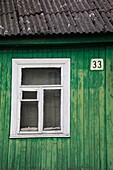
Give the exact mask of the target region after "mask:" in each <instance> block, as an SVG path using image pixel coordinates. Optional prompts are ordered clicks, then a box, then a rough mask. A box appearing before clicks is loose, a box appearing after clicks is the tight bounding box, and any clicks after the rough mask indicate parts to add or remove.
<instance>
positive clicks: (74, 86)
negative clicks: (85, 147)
mask: <svg viewBox="0 0 113 170" xmlns="http://www.w3.org/2000/svg"><path fill="white" fill-rule="evenodd" d="M77 69H78V56H77V49H76V47H75V48H74V49H73V50H72V52H71V74H72V76H71V114H70V116H71V151H70V152H71V160H70V166H71V167H70V168H71V169H73V168H75V169H77V155H78V150H77V135H78V134H77V128H78V124H77V116H78V111H77V102H78V77H77V73H78V71H77Z"/></svg>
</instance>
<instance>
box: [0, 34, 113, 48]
mask: <svg viewBox="0 0 113 170" xmlns="http://www.w3.org/2000/svg"><path fill="white" fill-rule="evenodd" d="M102 42H113V33H104V34H103V33H101V34H98V33H94V34H76V35H75V34H70V35H69V34H65V35H59V36H58V35H46V36H45V35H41V36H39V35H37V36H35V37H34V36H32V35H31V36H29V37H27V36H26V35H25V36H20V35H18V36H10V37H9V36H5V37H2V36H1V37H0V46H4V45H7V46H13V45H14V46H15V45H19V46H23V45H49V44H51V45H52V44H53V45H61V44H62V45H63V44H85V43H102Z"/></svg>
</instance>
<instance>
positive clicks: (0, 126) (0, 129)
mask: <svg viewBox="0 0 113 170" xmlns="http://www.w3.org/2000/svg"><path fill="white" fill-rule="evenodd" d="M0 108H2V51H1V50H0ZM2 121H3V118H2V109H0V124H1V125H0V169H2V152H3V151H2V148H3V147H2V144H3V124H2Z"/></svg>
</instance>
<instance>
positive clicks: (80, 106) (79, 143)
mask: <svg viewBox="0 0 113 170" xmlns="http://www.w3.org/2000/svg"><path fill="white" fill-rule="evenodd" d="M83 74H84V70H83V48H82V49H81V48H78V110H77V112H78V116H77V121H78V132H77V136H78V140H77V146H78V154H77V158H78V162H77V164H78V166H77V167H78V169H80V168H83V164H84V158H83V151H84V145H83V142H84V127H83V125H84V115H83V114H84V112H83Z"/></svg>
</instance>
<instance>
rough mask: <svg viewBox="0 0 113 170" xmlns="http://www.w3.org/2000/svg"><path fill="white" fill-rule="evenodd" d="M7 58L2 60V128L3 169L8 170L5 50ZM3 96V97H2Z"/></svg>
mask: <svg viewBox="0 0 113 170" xmlns="http://www.w3.org/2000/svg"><path fill="white" fill-rule="evenodd" d="M4 57H5V60H2V62H3V64H2V89H1V90H2V93H1V97H2V100H1V111H2V118H3V122H2V127H3V129H2V130H3V145H2V147H3V148H2V149H3V152H2V168H3V169H6V168H7V160H8V157H7V152H8V140H7V139H8V136H7V135H8V129H6V127H7V125H6V122H7V120H8V119H7V100H6V99H7V95H8V94H7V51H6V50H5V51H4V53H3V58H4ZM2 95H3V96H2Z"/></svg>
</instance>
